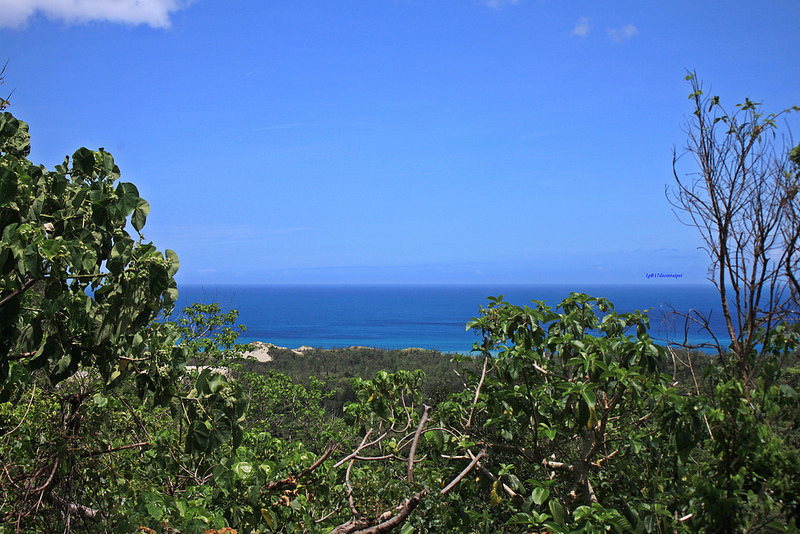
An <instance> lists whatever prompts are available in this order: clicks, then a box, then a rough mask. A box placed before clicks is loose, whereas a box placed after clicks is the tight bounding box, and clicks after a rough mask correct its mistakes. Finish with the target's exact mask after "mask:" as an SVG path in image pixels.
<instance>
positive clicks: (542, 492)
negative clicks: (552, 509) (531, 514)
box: [531, 486, 550, 506]
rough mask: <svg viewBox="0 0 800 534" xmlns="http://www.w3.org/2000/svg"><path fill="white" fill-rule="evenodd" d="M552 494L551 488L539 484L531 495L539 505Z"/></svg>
mask: <svg viewBox="0 0 800 534" xmlns="http://www.w3.org/2000/svg"><path fill="white" fill-rule="evenodd" d="M549 496H550V490H549V489H547V488H543V487H541V486H539V487H538V488H535V489H534V490H533V492H532V493H531V497H533V502H535V503H536V505H537V506H541V505H542V504H544V502H545V501H546V500H547V498H548V497H549Z"/></svg>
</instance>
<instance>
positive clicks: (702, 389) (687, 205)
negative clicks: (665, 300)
mask: <svg viewBox="0 0 800 534" xmlns="http://www.w3.org/2000/svg"><path fill="white" fill-rule="evenodd" d="M687 80H688V81H689V83H690V86H691V89H692V92H691V94H690V95H689V98H690V99H691V100H692V103H693V108H694V109H693V111H692V115H691V116H690V118H689V120H688V122H687V127H686V132H687V135H688V141H687V145H686V148H685V151H684V153H683V154H682V155H684V156H690V157H691V158H692V160H693V164H694V165H695V166H696V171H694V172H693V173H691V174H689V175H686V176H684V175H683V174H682V173H681V172H680V158H679V156H678V154H677V152H676V153H675V155H674V157H673V174H674V178H675V186H674V187H673V188H672V190H671V191H668V197H669V199H670V202H671V203H672V205H673V206H674V207H675V208H676V209H677V210H678V212H679V215H682V216H683V217H684V221H685V222H686V223H687V224H689V225H691V226H695V227H696V228H697V229H698V230H699V231H700V235H701V238H702V241H703V244H704V249H705V250H706V252H707V253H708V254H709V257H710V259H711V266H710V268H709V273H710V275H709V278H710V280H711V281H712V282H713V283H714V285H715V286H716V288H717V290H718V292H719V297H720V303H721V306H722V314H723V318H724V321H725V326H726V334H727V336H721V337H720V338H717V337H714V343H713V344H712V348H713V349H714V350H715V353H716V354H715V357H714V359H712V360H711V361H710V363H709V365H707V366H706V368H705V370H704V372H703V373H702V375H701V376H702V378H700V379H699V381H698V380H697V379H695V382H694V383H695V388H694V389H695V391H694V393H695V396H693V397H692V399H693V400H692V401H691V402H689V405H690V406H691V405H693V406H694V411H695V412H696V413H697V414H700V415H702V417H703V419H704V422H705V425H704V426H703V430H702V432H701V433H700V434H696V437H695V439H696V441H697V442H698V446H697V449H696V451H695V453H693V463H694V469H691V470H689V471H688V472H687V475H686V478H687V479H688V480H689V481H690V482H691V483H690V485H689V491H688V495H687V497H688V499H689V503H693V504H692V506H691V509H692V513H691V516H690V517H689V516H687V517H689V519H688V522H687V525H689V526H690V527H691V528H693V529H695V530H703V531H713V532H733V531H742V532H756V531H770V532H772V531H794V529H795V528H796V525H797V523H798V522H800V502H799V501H798V498H797V495H798V493H800V483H798V481H797V472H798V470H800V428H799V427H798V422H800V411H798V406H797V398H798V395H797V392H796V391H795V390H794V389H793V388H792V387H791V385H790V384H789V383H787V382H786V381H785V380H784V379H783V376H782V374H783V367H784V362H785V361H786V359H787V358H789V357H791V356H792V354H793V353H794V352H795V351H796V350H797V347H798V336H799V335H800V328H799V327H798V326H799V325H798V320H800V300H799V299H798V296H800V291H798V290H799V289H800V287H799V286H798V280H797V277H798V273H797V271H798V266H799V265H800V248H798V246H799V245H800V218H798V214H800V197H797V191H798V187H800V173H799V172H798V163H800V146H799V147H796V148H794V149H793V150H790V149H789V147H788V146H787V144H786V141H785V137H782V136H779V135H778V119H779V118H781V117H782V116H783V115H784V114H787V113H789V112H791V111H797V110H798V109H800V108H797V107H792V108H789V109H786V110H784V111H782V112H779V113H772V114H765V113H764V112H762V111H761V105H760V104H758V103H756V102H753V101H751V100H750V99H745V102H744V103H743V104H739V105H737V110H736V111H735V112H734V113H728V112H727V111H725V109H724V108H723V107H722V105H721V104H720V99H719V97H716V96H713V97H709V96H706V95H705V94H704V93H703V89H702V85H701V84H700V82H699V81H698V80H697V77H696V75H695V74H694V73H690V74H689V75H688V76H687ZM684 316H685V317H686V318H688V319H690V320H693V321H696V322H698V323H699V324H700V325H701V326H702V327H703V328H704V329H706V331H707V332H708V333H709V334H711V335H712V336H715V333H714V332H713V331H712V330H711V328H710V327H709V321H708V317H707V316H704V315H703V314H701V313H698V312H693V313H691V314H684ZM687 348H692V347H688V346H687ZM686 363H687V364H688V365H689V366H690V370H691V373H692V376H693V377H694V376H695V373H694V370H693V369H691V365H692V360H691V358H690V359H689V360H688V361H687V362H686ZM689 413H690V411H689Z"/></svg>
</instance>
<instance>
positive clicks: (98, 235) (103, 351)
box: [0, 112, 180, 388]
mask: <svg viewBox="0 0 800 534" xmlns="http://www.w3.org/2000/svg"><path fill="white" fill-rule="evenodd" d="M0 134H1V135H2V136H1V137H0V228H2V238H1V239H0V243H1V244H2V248H1V249H0V250H1V251H2V252H0V329H2V331H1V332H0V382H2V383H4V384H5V386H4V387H6V388H7V387H8V386H9V384H8V382H7V379H8V376H9V373H10V372H11V371H10V362H16V363H17V364H19V365H20V366H21V370H18V371H17V373H19V372H20V371H26V372H30V371H32V370H35V369H44V370H45V371H46V372H47V373H48V375H49V377H50V380H51V381H52V382H53V383H57V382H60V381H62V380H64V379H65V378H68V377H69V376H71V375H73V374H74V373H75V372H76V371H77V370H78V369H79V367H80V366H81V365H87V366H89V367H92V368H96V369H97V370H98V371H99V372H100V374H101V375H102V377H103V379H104V381H105V382H106V384H107V385H111V383H112V382H114V381H115V380H117V379H118V378H119V377H120V376H121V375H129V374H131V373H132V372H135V373H136V374H138V372H140V371H139V370H138V369H134V367H135V366H131V365H129V364H128V362H130V361H132V360H136V359H145V358H147V357H149V355H150V352H151V350H152V343H151V342H150V340H149V339H148V334H150V333H151V330H149V329H148V325H149V323H150V321H151V320H152V319H153V317H154V316H155V314H156V313H158V311H159V310H161V309H162V308H163V307H164V306H168V305H171V304H172V302H174V300H175V298H176V297H177V289H176V286H175V280H174V279H173V275H174V274H175V272H176V271H177V269H178V266H179V263H178V259H177V256H176V255H175V253H174V252H172V251H167V252H166V254H162V253H160V252H158V251H157V250H156V248H155V247H154V246H153V245H152V244H150V243H143V242H142V240H141V234H139V240H136V241H135V240H134V239H133V238H131V236H130V235H129V233H128V232H127V230H126V226H127V224H128V223H130V224H131V226H133V228H134V230H135V231H136V232H137V233H138V232H140V231H141V230H142V228H143V226H144V223H145V220H146V217H147V214H148V212H149V210H150V208H149V205H148V204H147V202H146V201H145V200H143V199H142V198H140V197H139V194H138V191H137V189H136V187H135V186H134V185H133V184H130V183H126V182H119V178H120V171H119V168H118V167H117V166H116V165H115V164H114V158H113V157H112V156H111V154H109V153H108V152H105V151H104V150H103V149H100V150H98V151H91V150H87V149H85V148H81V149H79V150H77V151H76V152H75V154H74V155H73V157H72V160H71V165H70V159H69V158H66V159H65V161H64V164H63V165H59V166H57V167H56V170H55V171H47V170H45V169H44V167H41V166H36V165H34V164H33V163H31V162H30V161H28V160H27V159H25V155H27V154H28V152H29V151H30V143H29V141H30V139H29V134H28V126H27V124H25V123H24V122H21V121H19V120H17V119H15V118H14V117H13V116H12V115H11V114H10V113H8V112H4V113H3V114H2V117H1V118H0ZM128 217H130V219H128ZM123 355H124V356H125V357H126V358H127V359H126V360H120V356H123ZM175 360H176V361H179V360H180V358H176V359H175ZM152 383H153V384H158V381H157V380H153V381H152Z"/></svg>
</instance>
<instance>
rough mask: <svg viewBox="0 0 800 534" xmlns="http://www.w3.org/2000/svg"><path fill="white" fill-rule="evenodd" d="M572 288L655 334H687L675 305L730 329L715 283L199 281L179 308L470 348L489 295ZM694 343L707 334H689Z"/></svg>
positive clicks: (318, 331) (553, 293)
mask: <svg viewBox="0 0 800 534" xmlns="http://www.w3.org/2000/svg"><path fill="white" fill-rule="evenodd" d="M571 291H581V292H584V293H588V294H590V295H592V296H598V297H606V298H608V299H609V300H611V302H612V303H614V305H615V309H616V310H617V311H618V312H625V311H633V310H637V309H638V310H645V309H649V310H650V312H649V314H650V317H651V335H652V336H653V337H655V338H658V339H660V340H667V339H669V340H672V341H676V340H677V341H680V340H682V339H683V321H679V320H678V319H677V318H676V317H674V316H670V315H669V312H671V311H672V310H673V308H674V309H675V310H678V311H684V312H685V311H688V310H689V309H697V310H702V311H704V312H708V311H712V315H711V317H712V323H711V324H712V326H713V329H714V331H715V332H716V333H718V334H720V333H722V332H724V329H723V328H722V326H723V325H722V323H721V321H720V319H721V314H720V313H719V312H718V309H719V300H718V299H719V297H718V295H717V292H716V290H715V289H714V287H713V286H712V285H711V284H707V285H702V286H698V285H686V284H683V285H682V284H680V283H677V282H675V283H653V284H652V285H650V284H643V285H628V286H622V285H580V284H575V285H570V286H559V285H526V286H520V285H513V286H500V285H492V286H405V285H397V286H233V285H231V286H213V287H212V286H196V285H194V286H193V285H188V286H181V287H179V292H180V295H179V299H178V309H180V308H182V307H183V306H186V305H188V304H190V303H192V302H201V303H211V302H217V303H219V304H220V305H222V307H223V309H226V310H227V309H231V308H235V309H237V310H239V313H240V315H239V321H240V323H242V324H244V325H246V326H247V331H246V332H245V333H244V334H243V335H242V336H241V337H240V340H241V341H243V342H250V341H265V342H270V343H275V344H276V345H279V346H284V347H290V348H296V347H299V346H302V345H309V346H312V347H321V348H337V347H348V346H353V345H363V346H368V347H378V348H388V349H391V348H405V347H421V348H426V349H434V350H440V351H445V352H468V351H469V350H470V349H471V348H472V344H473V343H474V342H475V341H477V337H476V336H475V334H474V333H472V332H467V331H466V330H465V325H466V323H467V322H468V321H469V320H470V319H471V318H472V317H476V316H477V315H478V314H479V312H480V306H481V305H485V304H486V303H487V301H486V298H487V297H489V296H498V295H501V294H502V295H504V297H505V300H506V301H508V302H511V303H512V304H518V305H525V304H529V303H530V301H531V300H534V299H535V300H544V301H546V302H547V304H548V305H550V306H553V307H554V306H555V305H556V304H558V302H560V301H561V300H562V299H563V298H564V297H566V296H567V295H568V294H569V293H570V292H571ZM689 340H690V342H694V343H697V342H700V341H707V340H708V335H707V334H704V333H702V332H698V331H694V332H690V335H689Z"/></svg>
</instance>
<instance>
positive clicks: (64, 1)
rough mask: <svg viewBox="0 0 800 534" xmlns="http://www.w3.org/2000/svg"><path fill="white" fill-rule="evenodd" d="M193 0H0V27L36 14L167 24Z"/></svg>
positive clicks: (73, 19)
mask: <svg viewBox="0 0 800 534" xmlns="http://www.w3.org/2000/svg"><path fill="white" fill-rule="evenodd" d="M193 1H194V0H0V27H10V28H15V27H19V26H23V25H25V23H27V22H28V19H30V18H31V17H33V16H34V15H36V14H37V13H40V14H42V15H44V16H46V17H47V18H49V19H52V20H59V21H63V22H65V23H67V24H76V23H81V22H89V21H105V22H114V23H122V24H131V25H138V24H146V25H148V26H151V27H153V28H167V27H169V26H170V14H171V13H173V12H175V11H178V10H180V9H183V8H185V7H187V6H188V5H189V4H191V3H192V2H193Z"/></svg>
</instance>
